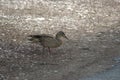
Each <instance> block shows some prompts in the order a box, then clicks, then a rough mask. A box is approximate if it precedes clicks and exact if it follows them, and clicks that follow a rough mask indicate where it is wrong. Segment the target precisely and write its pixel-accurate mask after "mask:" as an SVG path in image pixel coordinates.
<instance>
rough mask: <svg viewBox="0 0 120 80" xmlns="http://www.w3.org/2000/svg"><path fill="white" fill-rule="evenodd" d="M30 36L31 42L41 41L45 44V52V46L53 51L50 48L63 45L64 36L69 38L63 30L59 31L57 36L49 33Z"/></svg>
mask: <svg viewBox="0 0 120 80" xmlns="http://www.w3.org/2000/svg"><path fill="white" fill-rule="evenodd" d="M28 37H29V40H30V41H31V42H33V43H36V42H38V43H40V44H41V45H42V46H43V52H44V49H45V48H48V50H49V53H50V52H51V51H50V48H57V47H59V46H60V45H62V39H61V38H62V37H63V38H66V39H68V38H67V37H66V35H65V33H64V32H63V31H59V32H58V33H57V34H56V36H55V37H52V36H49V35H48V34H41V35H29V36H28Z"/></svg>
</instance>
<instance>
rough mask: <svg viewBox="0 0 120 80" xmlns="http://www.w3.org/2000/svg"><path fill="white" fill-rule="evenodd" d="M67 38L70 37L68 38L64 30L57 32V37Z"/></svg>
mask: <svg viewBox="0 0 120 80" xmlns="http://www.w3.org/2000/svg"><path fill="white" fill-rule="evenodd" d="M62 37H63V38H66V39H68V38H67V36H66V35H65V33H64V32H63V31H59V32H58V33H57V34H56V38H58V39H59V38H62Z"/></svg>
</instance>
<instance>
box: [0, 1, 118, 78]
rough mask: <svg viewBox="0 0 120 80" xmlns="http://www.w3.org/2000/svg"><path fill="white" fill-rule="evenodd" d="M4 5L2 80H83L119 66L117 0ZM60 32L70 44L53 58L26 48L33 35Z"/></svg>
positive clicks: (0, 38)
mask: <svg viewBox="0 0 120 80" xmlns="http://www.w3.org/2000/svg"><path fill="white" fill-rule="evenodd" d="M0 4H1V5H0V6H1V12H0V79H1V80H79V79H80V80H81V79H83V78H86V77H89V76H91V75H95V74H96V73H98V72H101V71H105V70H107V69H110V68H111V67H113V66H114V65H116V64H118V63H119V57H120V20H119V19H120V14H119V12H120V9H119V7H120V5H119V4H120V2H119V1H117V0H111V1H107V0H84V1H83V0H74V1H72V0H70V1H67V0H65V1H62V0H60V1H54V0H46V1H44V0H41V1H36V0H35V1H27V0H26V1H22V0H21V2H19V1H17V0H14V1H12V0H11V1H6V0H2V1H1V3H0ZM113 12H114V13H113ZM60 30H62V31H64V32H65V33H66V35H67V37H68V38H69V40H68V41H67V40H64V44H63V45H62V46H61V47H59V48H57V49H53V51H52V53H51V54H48V51H47V50H46V52H45V53H44V54H43V53H42V47H41V46H40V45H39V44H30V43H28V42H27V37H26V36H27V35H29V34H41V33H46V34H48V33H49V34H53V35H55V33H56V32H58V31H60ZM88 80H89V79H88Z"/></svg>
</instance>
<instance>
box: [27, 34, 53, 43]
mask: <svg viewBox="0 0 120 80" xmlns="http://www.w3.org/2000/svg"><path fill="white" fill-rule="evenodd" d="M50 38H51V39H52V38H53V37H52V36H51V35H46V34H41V35H28V40H30V41H32V42H42V41H45V40H46V39H50Z"/></svg>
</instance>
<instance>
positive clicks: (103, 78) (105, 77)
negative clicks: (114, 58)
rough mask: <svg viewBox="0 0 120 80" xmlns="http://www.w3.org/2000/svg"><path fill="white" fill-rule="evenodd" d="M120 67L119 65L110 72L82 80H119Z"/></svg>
mask: <svg viewBox="0 0 120 80" xmlns="http://www.w3.org/2000/svg"><path fill="white" fill-rule="evenodd" d="M119 75H120V65H117V66H115V67H113V68H111V69H109V70H106V71H104V72H101V73H99V74H96V75H94V76H92V77H88V78H85V79H80V80H119V79H120V76H119Z"/></svg>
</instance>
